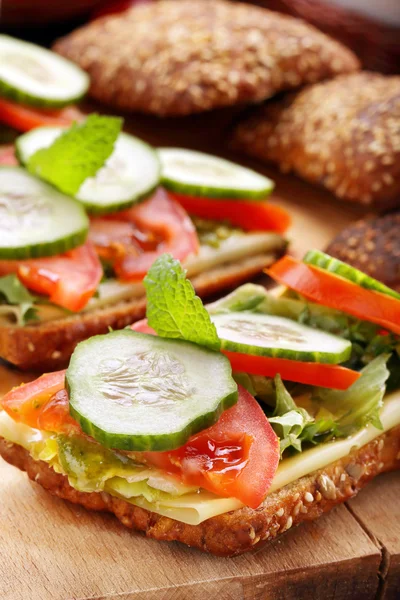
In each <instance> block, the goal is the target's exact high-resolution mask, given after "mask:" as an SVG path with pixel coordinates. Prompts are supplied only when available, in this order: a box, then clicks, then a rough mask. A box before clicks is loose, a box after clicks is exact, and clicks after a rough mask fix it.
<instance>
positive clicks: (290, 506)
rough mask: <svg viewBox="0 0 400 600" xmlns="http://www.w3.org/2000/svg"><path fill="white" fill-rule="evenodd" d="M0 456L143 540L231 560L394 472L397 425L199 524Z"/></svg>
mask: <svg viewBox="0 0 400 600" xmlns="http://www.w3.org/2000/svg"><path fill="white" fill-rule="evenodd" d="M0 456H2V457H3V458H4V459H5V460H6V461H7V462H9V463H10V464H12V465H15V466H16V467H18V468H19V469H21V470H22V471H26V472H27V474H28V476H29V477H30V479H32V481H36V482H37V483H38V484H39V485H41V486H42V487H43V488H44V489H46V490H47V491H49V492H50V494H53V495H54V496H58V497H59V498H63V499H64V500H69V501H70V502H73V503H74V504H80V505H81V506H84V507H85V508H87V509H89V510H96V511H107V512H110V513H113V514H114V515H115V516H116V517H117V518H118V519H119V521H121V523H123V524H124V525H125V526H126V527H129V528H131V529H136V530H139V531H142V532H143V533H145V535H146V536H147V537H150V538H154V539H156V540H164V541H178V542H182V543H184V544H187V545H188V546H193V547H195V548H198V549H199V550H202V551H204V552H210V553H212V554H216V555H218V556H235V555H237V554H242V553H243V552H248V551H249V550H253V549H254V548H260V547H261V546H262V545H264V544H265V543H266V542H267V541H270V540H273V539H274V538H276V537H277V536H278V535H280V534H281V533H284V532H285V531H287V530H288V529H290V528H291V527H292V526H294V525H298V524H299V523H302V522H303V521H310V520H313V519H317V518H318V517H320V516H321V515H322V514H323V513H325V512H327V511H329V510H331V509H332V508H333V507H334V506H336V505H337V504H341V503H342V502H345V501H346V500H349V499H350V498H352V497H353V496H355V495H356V494H357V492H358V491H359V490H360V489H361V488H363V487H364V486H365V485H366V484H367V483H368V481H370V480H371V479H373V478H374V477H376V475H379V473H384V472H385V471H390V470H393V469H399V468H400V426H399V427H395V428H393V429H391V430H390V431H388V432H386V433H384V434H382V435H381V436H379V437H378V438H376V439H375V440H373V441H372V442H370V443H369V444H367V445H366V446H363V447H362V448H359V449H358V450H353V452H352V453H351V454H349V455H348V456H346V457H345V458H343V459H341V460H338V461H336V462H335V463H332V464H331V465H329V466H328V467H326V468H324V469H321V470H319V471H315V472H314V473H311V474H310V475H306V476H305V477H301V478H300V479H298V480H297V481H294V482H293V483H291V484H289V485H287V486H285V487H283V488H282V489H280V490H279V491H277V492H274V493H272V494H271V495H269V496H267V498H266V499H265V500H264V502H263V503H262V505H261V506H260V507H259V508H257V509H256V510H254V509H251V508H248V507H244V508H240V509H238V510H235V511H231V512H228V513H226V514H223V515H219V516H217V517H212V518H211V519H207V520H206V521H203V523H200V525H187V524H185V523H181V522H179V521H175V520H174V519H170V518H168V517H162V516H160V515H158V514H156V513H153V512H149V511H148V510H145V509H143V508H139V507H138V506H134V505H133V504H130V503H129V502H127V501H126V500H123V499H120V498H116V497H115V496H111V495H110V494H107V493H105V492H102V493H97V492H92V493H85V492H78V491H77V490H75V489H74V488H73V487H71V486H70V485H69V483H68V479H67V477H65V476H64V475H60V474H58V473H56V472H55V471H54V470H53V469H52V467H50V466H49V465H48V464H47V463H45V462H43V461H36V460H34V459H33V458H32V457H31V456H30V455H29V453H28V452H27V451H26V450H25V449H24V448H22V447H21V446H18V445H16V444H13V443H11V442H8V441H6V440H5V439H4V438H1V437H0Z"/></svg>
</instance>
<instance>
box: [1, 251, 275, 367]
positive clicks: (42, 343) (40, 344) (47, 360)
mask: <svg viewBox="0 0 400 600" xmlns="http://www.w3.org/2000/svg"><path fill="white" fill-rule="evenodd" d="M278 254H279V252H277V253H276V254H275V253H267V254H259V255H256V256H251V257H249V258H246V259H243V260H241V261H239V262H237V263H233V264H225V265H221V266H219V267H215V268H214V269H211V270H209V271H206V272H204V273H201V274H199V275H197V276H195V277H193V278H192V282H193V285H194V287H195V289H196V291H197V293H198V294H199V295H200V296H201V297H206V296H210V295H212V294H215V293H217V292H221V291H222V290H230V289H232V288H234V287H236V286H237V285H239V284H240V283H243V282H245V281H249V280H250V279H252V278H253V277H254V276H255V275H257V274H258V273H260V272H261V271H262V270H263V269H264V268H265V267H266V266H269V265H271V264H272V263H273V262H274V260H275V259H276V258H277V256H278ZM145 312H146V302H145V298H144V297H143V298H139V299H135V300H130V301H125V302H120V303H118V304H116V305H112V306H108V307H105V308H101V309H96V310H94V311H93V312H86V313H78V314H75V315H71V316H67V317H64V318H61V319H55V320H53V321H47V322H44V323H38V324H36V323H33V324H32V325H26V326H24V327H20V326H16V325H11V324H10V325H8V324H6V325H0V357H1V358H3V359H4V360H6V361H7V362H9V363H11V364H13V365H15V366H17V367H19V368H20V369H24V370H40V371H41V372H44V371H54V370H57V369H61V368H63V367H65V366H66V365H67V364H68V361H69V358H70V356H71V354H72V352H73V351H74V348H75V346H76V345H77V344H78V343H79V342H81V341H82V340H85V339H87V338H89V337H91V336H93V335H98V334H102V333H107V332H108V331H109V329H110V328H112V329H122V328H123V327H126V326H127V325H130V324H131V323H134V322H135V321H137V320H139V319H142V318H143V317H144V316H145Z"/></svg>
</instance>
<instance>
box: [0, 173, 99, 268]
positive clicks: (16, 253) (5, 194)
mask: <svg viewBox="0 0 400 600" xmlns="http://www.w3.org/2000/svg"><path fill="white" fill-rule="evenodd" d="M88 229H89V219H88V217H87V215H86V213H85V210H84V208H83V206H82V205H80V204H79V202H77V201H76V200H74V199H73V198H70V197H69V196H65V195H64V194H61V193H60V192H58V191H57V190H55V189H54V188H53V187H51V186H49V185H47V183H43V182H42V181H40V180H39V179H36V178H35V177H32V175H30V174H29V173H27V172H26V171H25V169H21V168H20V167H5V166H4V167H0V259H18V260H19V259H25V258H39V257H41V256H53V255H55V254H62V253H63V252H67V250H71V249H72V248H75V247H76V246H81V245H82V244H83V243H84V242H85V240H86V237H87V233H88Z"/></svg>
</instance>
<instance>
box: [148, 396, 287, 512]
mask: <svg viewBox="0 0 400 600" xmlns="http://www.w3.org/2000/svg"><path fill="white" fill-rule="evenodd" d="M238 387H239V400H238V402H237V404H235V406H233V407H232V408H229V409H228V410H226V411H224V412H223V413H222V415H221V417H220V418H219V420H218V421H217V423H216V424H215V425H213V426H212V427H210V428H209V429H205V430H204V431H202V432H201V433H198V434H197V435H195V436H193V437H191V438H190V440H189V441H188V442H187V443H186V444H185V445H184V446H182V447H181V448H178V449H177V450H173V451H171V452H144V453H143V454H142V456H143V459H144V460H145V461H146V462H147V463H149V464H151V465H154V466H156V467H159V468H161V469H163V470H165V471H167V472H168V473H171V474H174V475H179V478H180V479H181V481H183V483H186V484H187V485H197V486H199V487H202V488H204V489H206V490H208V491H210V492H214V493H215V494H217V495H219V496H226V497H233V498H237V499H238V500H240V501H241V502H243V504H245V505H246V506H250V507H251V508H257V507H258V506H259V505H260V504H261V502H262V501H263V500H264V498H265V496H266V494H267V492H268V490H269V488H270V486H271V483H272V480H273V478H274V475H275V473H276V470H277V468H278V464H279V440H278V437H277V435H276V434H275V432H274V430H273V429H272V427H271V425H270V424H269V422H268V419H267V418H266V416H265V415H264V413H263V411H262V409H261V407H260V406H259V404H258V402H257V401H256V400H255V399H254V398H253V396H251V394H249V392H247V391H246V390H245V389H244V388H242V387H241V386H238ZM140 455H141V453H138V457H140Z"/></svg>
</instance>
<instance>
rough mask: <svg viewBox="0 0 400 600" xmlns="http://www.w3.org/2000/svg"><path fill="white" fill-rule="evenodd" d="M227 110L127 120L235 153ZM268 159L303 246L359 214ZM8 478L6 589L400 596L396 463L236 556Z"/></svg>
mask: <svg viewBox="0 0 400 600" xmlns="http://www.w3.org/2000/svg"><path fill="white" fill-rule="evenodd" d="M231 117H232V114H231V113H229V112H226V111H222V112H218V113H215V114H214V115H209V116H206V117H196V118H194V119H191V120H185V121H182V120H181V121H169V122H164V121H159V120H155V119H148V118H143V117H137V118H134V117H132V118H130V120H129V124H128V128H129V129H130V130H131V131H133V132H136V133H137V134H138V135H141V136H142V137H144V138H145V139H147V140H148V141H150V142H151V143H154V144H158V145H182V146H186V147H192V148H198V149H203V150H207V149H208V150H209V151H212V152H214V153H215V154H224V155H228V156H229V153H227V152H226V149H224V148H223V140H224V139H226V136H225V134H224V131H225V128H226V127H227V125H228V123H230V120H231ZM242 162H244V164H246V161H242ZM247 164H251V163H250V162H249V161H248V162H247ZM258 168H260V167H259V166H258ZM260 170H263V171H264V172H265V173H266V174H268V175H269V176H271V177H272V178H273V179H275V181H276V183H277V187H276V193H275V194H274V195H273V199H272V200H273V201H274V202H279V203H281V204H282V205H283V206H285V207H287V208H288V209H289V210H290V211H291V212H292V214H293V219H294V226H293V229H292V231H291V232H290V238H291V240H293V244H292V248H293V250H294V252H295V253H296V254H298V255H299V256H300V255H301V254H302V253H303V252H304V251H305V250H306V249H308V248H310V247H313V246H314V247H320V248H323V247H324V245H325V244H326V243H327V242H328V240H329V239H330V238H331V237H332V236H333V235H334V234H335V233H336V232H337V231H339V230H340V228H342V227H343V226H345V225H346V224H348V223H349V222H350V221H351V220H352V219H354V218H355V217H356V216H358V215H360V214H361V212H360V210H358V209H357V208H356V207H349V206H348V205H345V204H342V203H339V202H337V201H336V200H334V199H333V198H332V197H331V196H330V195H329V194H328V193H326V192H324V191H322V190H319V189H317V188H313V187H311V186H309V185H307V184H305V183H303V182H301V181H299V180H297V179H295V178H292V177H288V176H282V175H280V174H278V173H276V172H275V171H274V170H273V169H262V168H261V169H260ZM1 381H2V373H1V372H0V385H1ZM7 385H8V384H7V382H6V381H5V380H4V378H3V386H5V387H7ZM0 390H1V387H0ZM0 393H1V392H0ZM0 481H1V486H0V507H1V508H0V515H1V517H0V598H1V600H67V599H68V600H72V599H73V600H83V599H85V600H88V599H92V600H94V599H96V600H111V599H114V598H116V599H119V600H169V599H171V600H186V599H190V600H198V599H199V600H204V598H208V599H210V600H214V599H218V600H303V599H307V600H319V599H323V600H333V599H335V600H358V599H359V600H370V599H371V600H372V599H375V598H379V599H385V600H389V599H390V600H394V599H396V598H400V522H399V521H400V519H399V516H400V509H399V500H398V499H399V497H400V473H393V474H389V475H385V476H381V477H379V478H378V479H376V480H375V481H374V482H373V483H372V484H371V485H370V486H369V487H368V488H367V489H366V490H365V491H364V492H362V493H361V494H360V496H359V497H358V498H356V499H354V500H353V501H351V502H349V503H348V504H346V505H342V506H340V507H338V508H337V509H336V510H334V511H333V512H332V513H330V514H329V515H326V516H325V517H323V518H321V519H319V520H318V521H315V522H313V523H308V524H306V525H303V526H301V527H299V528H298V529H295V530H291V531H289V532H288V533H287V534H285V535H284V536H283V537H281V538H280V539H278V540H276V541H275V542H274V543H272V544H270V545H269V546H267V547H265V548H264V549H263V550H261V551H259V552H256V553H253V554H247V555H244V556H240V557H237V558H235V559H221V558H215V557H212V556H207V555H203V554H201V553H200V552H198V551H194V550H190V549H187V548H185V547H183V546H180V545H178V544H175V543H159V542H155V541H152V540H146V539H145V538H143V537H142V536H141V535H138V534H134V533H131V532H130V531H128V530H126V529H125V528H124V527H123V526H122V525H120V524H119V523H118V522H117V521H116V519H114V518H113V517H111V516H108V515H100V514H94V513H89V512H87V511H85V510H83V509H81V508H79V507H75V506H73V505H71V504H68V503H66V502H63V501H61V500H58V499H55V498H52V497H51V496H49V495H48V494H47V493H46V492H44V491H43V490H42V488H40V487H39V486H36V485H31V484H30V483H28V480H27V477H26V475H25V474H23V473H20V472H19V471H17V470H16V469H14V468H12V467H10V466H8V465H6V464H5V463H4V462H1V463H0Z"/></svg>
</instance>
